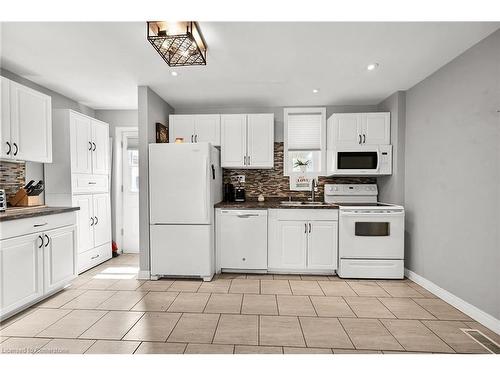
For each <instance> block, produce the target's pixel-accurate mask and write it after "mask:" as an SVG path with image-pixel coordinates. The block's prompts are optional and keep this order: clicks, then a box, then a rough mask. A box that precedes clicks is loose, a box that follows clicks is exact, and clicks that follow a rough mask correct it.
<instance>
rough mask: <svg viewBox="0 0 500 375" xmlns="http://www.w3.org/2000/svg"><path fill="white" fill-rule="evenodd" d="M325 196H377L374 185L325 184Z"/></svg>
mask: <svg viewBox="0 0 500 375" xmlns="http://www.w3.org/2000/svg"><path fill="white" fill-rule="evenodd" d="M325 195H333V196H339V195H340V196H345V195H370V196H373V195H375V196H377V195H378V189H377V185H376V184H325Z"/></svg>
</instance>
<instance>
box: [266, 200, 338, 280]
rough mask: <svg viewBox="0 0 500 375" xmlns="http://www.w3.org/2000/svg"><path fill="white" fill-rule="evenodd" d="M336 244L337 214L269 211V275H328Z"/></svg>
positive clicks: (333, 264)
mask: <svg viewBox="0 0 500 375" xmlns="http://www.w3.org/2000/svg"><path fill="white" fill-rule="evenodd" d="M337 244H338V210H332V209H313V210H306V209H272V210H269V265H268V269H269V270H270V271H276V272H301V273H327V274H331V273H333V272H334V271H336V269H337V254H338V251H337V247H338V245H337Z"/></svg>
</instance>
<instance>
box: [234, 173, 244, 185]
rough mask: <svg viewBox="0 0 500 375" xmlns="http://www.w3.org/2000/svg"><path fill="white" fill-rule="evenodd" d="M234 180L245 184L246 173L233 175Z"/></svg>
mask: <svg viewBox="0 0 500 375" xmlns="http://www.w3.org/2000/svg"><path fill="white" fill-rule="evenodd" d="M232 180H233V181H234V182H239V183H242V184H244V183H245V175H244V174H239V175H236V176H233V178H232Z"/></svg>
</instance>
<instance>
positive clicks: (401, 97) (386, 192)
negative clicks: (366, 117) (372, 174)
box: [377, 91, 406, 204]
mask: <svg viewBox="0 0 500 375" xmlns="http://www.w3.org/2000/svg"><path fill="white" fill-rule="evenodd" d="M405 101H406V92H405V91H397V92H395V93H394V94H392V95H391V96H389V97H388V98H387V99H385V100H384V101H383V102H381V103H380V104H379V105H378V109H379V110H380V111H384V112H391V144H392V175H391V176H381V177H378V178H377V184H378V189H379V200H380V201H381V202H387V203H394V204H404V186H405V185H404V179H405V123H406V103H405Z"/></svg>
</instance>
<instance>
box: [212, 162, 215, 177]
mask: <svg viewBox="0 0 500 375" xmlns="http://www.w3.org/2000/svg"><path fill="white" fill-rule="evenodd" d="M212 180H215V167H214V165H213V164H212Z"/></svg>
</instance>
